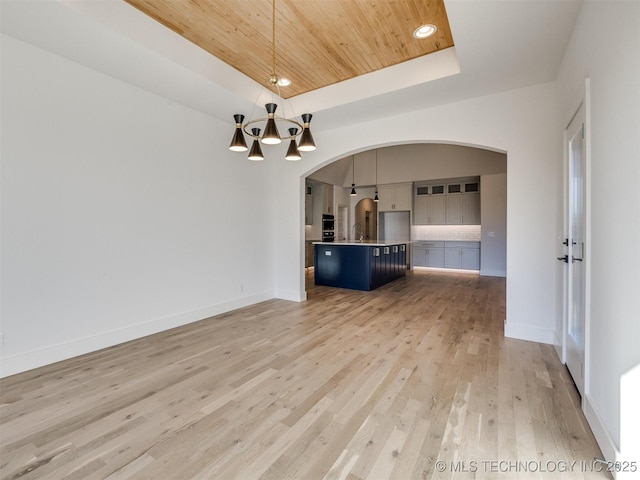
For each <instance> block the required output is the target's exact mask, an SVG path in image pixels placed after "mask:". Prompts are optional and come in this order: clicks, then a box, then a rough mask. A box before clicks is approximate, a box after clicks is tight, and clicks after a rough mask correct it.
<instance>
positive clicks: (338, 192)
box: [305, 143, 507, 282]
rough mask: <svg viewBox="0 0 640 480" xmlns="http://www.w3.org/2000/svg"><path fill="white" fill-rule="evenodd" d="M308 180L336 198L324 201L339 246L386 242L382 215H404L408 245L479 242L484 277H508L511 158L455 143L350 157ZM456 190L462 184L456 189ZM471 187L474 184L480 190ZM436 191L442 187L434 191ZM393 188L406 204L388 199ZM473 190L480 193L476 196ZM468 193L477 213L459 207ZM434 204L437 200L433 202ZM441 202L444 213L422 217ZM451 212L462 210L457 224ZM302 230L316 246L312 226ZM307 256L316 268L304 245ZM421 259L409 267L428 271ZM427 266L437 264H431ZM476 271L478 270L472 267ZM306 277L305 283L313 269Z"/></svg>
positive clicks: (402, 147) (366, 152)
mask: <svg viewBox="0 0 640 480" xmlns="http://www.w3.org/2000/svg"><path fill="white" fill-rule="evenodd" d="M306 180H307V182H310V183H313V182H320V183H322V184H323V185H325V186H326V187H325V189H324V190H323V191H324V192H325V193H327V194H329V195H331V196H332V200H327V199H323V200H322V203H323V204H324V205H329V204H330V205H331V208H332V212H333V213H334V214H335V217H336V222H335V225H336V227H335V228H336V235H335V239H336V241H359V240H364V241H376V240H380V241H381V239H384V232H381V231H380V229H381V228H384V224H385V222H384V219H385V217H387V216H392V215H389V213H390V211H392V210H401V211H404V212H407V214H408V218H409V219H408V223H409V227H408V230H409V236H410V240H411V241H418V240H438V241H446V240H469V241H474V242H477V244H478V247H477V248H478V252H477V254H478V262H477V263H478V266H477V270H478V271H479V273H480V274H482V275H490V276H506V201H507V198H506V183H507V155H506V153H504V152H502V151H496V150H492V149H488V148H482V147H475V146H468V145H455V144H450V143H414V144H401V145H392V146H385V147H380V148H373V149H370V150H364V151H361V152H357V153H354V154H351V155H346V156H344V157H342V158H339V159H337V160H335V161H333V162H330V163H328V164H325V165H323V166H322V167H320V168H317V169H315V170H314V171H312V172H310V173H309V174H308V176H307V177H306ZM352 183H354V184H355V188H356V191H357V196H355V197H352V196H351V195H350V191H351V184H352ZM456 184H460V187H459V188H460V189H459V190H457V188H458V187H456ZM472 184H477V187H476V186H473V185H472ZM424 185H426V186H427V187H428V188H427V189H426V192H427V194H425V195H424V197H422V196H421V193H422V192H423V191H425V189H424V188H422V189H421V188H420V187H421V186H424ZM434 185H436V186H437V188H435V189H432V188H431V187H432V186H434ZM465 185H468V187H467V188H468V189H469V190H468V191H465ZM390 186H403V187H404V189H403V192H404V193H402V195H405V196H406V198H403V200H402V202H404V203H402V206H400V205H399V204H398V202H396V201H393V202H390V203H389V202H386V201H383V200H385V196H387V195H388V192H389V191H393V188H389V187H390ZM438 188H439V189H438ZM448 188H449V189H450V191H448V190H447V189H448ZM473 188H477V190H475V191H473V192H472V191H471V190H472V189H473ZM315 191H317V190H315ZM379 191H380V192H381V195H382V196H381V201H380V203H376V202H374V201H373V198H374V197H375V196H376V195H377V194H378V193H380V192H379ZM407 192H408V193H407ZM433 192H437V193H440V194H442V197H441V198H439V199H437V200H436V197H437V196H438V195H437V193H436V194H434V195H432V193H433ZM449 194H450V195H449ZM398 195H400V194H399V193H398ZM456 195H457V196H456ZM465 195H466V197H465V198H464V200H467V199H468V200H470V201H469V202H468V203H469V205H474V203H473V202H475V205H476V207H475V208H477V213H476V214H475V215H468V213H469V212H466V211H463V209H465V208H467V207H466V203H464V204H463V202H462V200H463V198H462V197H464V196H465ZM432 199H433V200H434V201H433V202H429V201H428V200H432ZM314 200H315V201H319V200H317V199H315V198H314ZM471 200H473V202H471ZM436 204H437V205H438V206H439V208H442V213H441V214H439V215H431V214H429V213H425V209H428V208H435V207H433V205H436ZM446 206H449V209H448V210H445V207H446ZM327 208H329V207H327ZM454 208H458V210H457V212H459V216H458V219H455V218H454V217H455V215H454V214H452V213H451V212H454V211H456V210H454ZM470 208H473V207H470ZM446 212H449V215H447V214H446ZM463 214H464V218H462V217H463ZM305 230H306V231H305V233H306V235H305V237H306V238H305V239H306V240H314V239H313V238H310V236H309V235H308V232H310V231H311V232H312V231H313V227H310V226H309V225H307V226H306V228H305ZM309 247H311V248H309ZM307 252H308V254H307V259H308V260H307V265H305V266H311V265H312V263H313V262H312V256H313V247H312V245H310V242H308V243H307ZM450 256H451V255H450ZM417 258H418V260H416V261H415V262H414V259H413V258H411V259H410V262H411V263H410V266H411V267H413V265H414V263H415V265H417V266H419V267H422V266H423V263H421V262H422V261H421V260H419V258H420V257H419V256H418V257H417ZM452 258H453V257H452ZM444 261H445V252H444V251H443V253H442V263H443V265H442V266H443V267H444V268H447V267H448V266H449V264H448V262H447V266H446V267H445V265H444ZM424 265H425V266H427V267H431V266H433V265H431V264H430V263H429V262H428V261H427V263H424ZM438 265H439V264H437V263H436V266H438ZM463 265H466V266H468V264H463ZM471 268H472V269H475V266H472V267H471ZM305 271H306V272H307V277H306V280H307V282H308V281H309V275H308V274H309V273H310V269H307V268H306V269H305Z"/></svg>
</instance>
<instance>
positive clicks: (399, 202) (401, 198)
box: [378, 183, 412, 212]
mask: <svg viewBox="0 0 640 480" xmlns="http://www.w3.org/2000/svg"><path fill="white" fill-rule="evenodd" d="M411 189H412V186H411V184H410V183H399V184H393V185H378V198H379V200H380V201H379V202H378V212H388V211H394V210H402V211H405V210H406V211H410V210H411Z"/></svg>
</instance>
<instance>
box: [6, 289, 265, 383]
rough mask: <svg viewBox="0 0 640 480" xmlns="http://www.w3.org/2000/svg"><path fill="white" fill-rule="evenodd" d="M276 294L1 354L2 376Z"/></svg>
mask: <svg viewBox="0 0 640 480" xmlns="http://www.w3.org/2000/svg"><path fill="white" fill-rule="evenodd" d="M273 297H274V295H273V291H266V292H261V293H258V294H255V295H250V296H247V297H242V298H236V299H234V300H230V301H227V302H223V303H219V304H216V305H211V306H209V307H205V308H201V309H198V310H192V311H190V312H184V313H180V314H177V315H171V316H169V317H164V318H159V319H156V320H151V321H149V322H145V323H140V324H137V325H131V326H129V327H125V328H121V329H118V330H112V331H110V332H105V333H101V334H98V335H94V336H90V337H85V338H80V339H75V340H72V341H69V342H65V343H60V344H57V345H50V346H48V347H45V348H41V349H38V350H32V351H30V352H24V353H18V354H15V355H9V356H5V357H2V361H1V362H0V378H3V377H7V376H9V375H15V374H17V373H21V372H26V371H27V370H32V369H34V368H38V367H42V366H44V365H49V364H52V363H55V362H59V361H62V360H67V359H69V358H73V357H77V356H79V355H84V354H86V353H90V352H95V351H96V350H101V349H103V348H107V347H112V346H114V345H118V344H120V343H124V342H128V341H131V340H136V339H138V338H142V337H146V336H147V335H153V334H154V333H158V332H162V331H165V330H169V329H171V328H175V327H180V326H182V325H186V324H188V323H193V322H197V321H199V320H204V319H205V318H209V317H213V316H215V315H220V314H221V313H226V312H229V311H231V310H236V309H238V308H242V307H247V306H249V305H254V304H256V303H259V302H263V301H266V300H270V299H272V298H273Z"/></svg>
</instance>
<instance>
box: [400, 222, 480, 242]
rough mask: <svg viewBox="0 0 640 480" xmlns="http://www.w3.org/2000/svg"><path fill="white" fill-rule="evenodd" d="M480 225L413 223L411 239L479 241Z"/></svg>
mask: <svg viewBox="0 0 640 480" xmlns="http://www.w3.org/2000/svg"><path fill="white" fill-rule="evenodd" d="M480 228H481V227H480V225H414V226H412V227H411V238H412V240H469V241H476V242H479V241H480V236H481V232H480Z"/></svg>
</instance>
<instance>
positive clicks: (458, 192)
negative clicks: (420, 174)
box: [413, 177, 481, 225]
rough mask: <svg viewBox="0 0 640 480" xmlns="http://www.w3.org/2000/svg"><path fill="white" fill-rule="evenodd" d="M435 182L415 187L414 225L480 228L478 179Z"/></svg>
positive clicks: (418, 184) (422, 183) (421, 183)
mask: <svg viewBox="0 0 640 480" xmlns="http://www.w3.org/2000/svg"><path fill="white" fill-rule="evenodd" d="M470 178H471V177H470ZM432 182H433V181H432ZM432 182H430V183H425V182H420V183H416V187H415V191H414V198H413V203H414V213H413V223H414V225H480V224H481V223H480V181H479V179H478V180H474V179H471V180H469V179H467V180H466V181H465V180H464V179H463V181H456V182H452V181H450V180H449V181H447V180H439V181H437V182H441V183H432ZM447 182H449V183H447Z"/></svg>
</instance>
